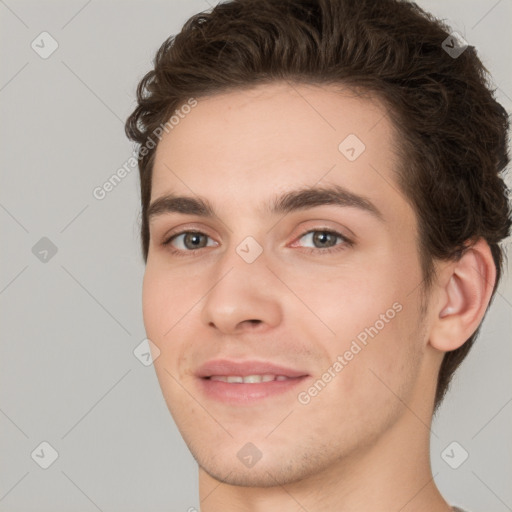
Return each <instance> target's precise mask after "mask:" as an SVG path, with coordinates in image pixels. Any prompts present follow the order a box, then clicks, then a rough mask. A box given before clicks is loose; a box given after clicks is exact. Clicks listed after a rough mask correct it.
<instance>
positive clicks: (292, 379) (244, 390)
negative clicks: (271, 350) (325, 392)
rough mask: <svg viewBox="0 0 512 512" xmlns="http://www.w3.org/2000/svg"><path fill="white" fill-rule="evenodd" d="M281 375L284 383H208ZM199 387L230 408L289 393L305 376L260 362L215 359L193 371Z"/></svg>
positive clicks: (305, 373)
mask: <svg viewBox="0 0 512 512" xmlns="http://www.w3.org/2000/svg"><path fill="white" fill-rule="evenodd" d="M264 374H273V375H284V376H285V377H288V379H287V380H282V381H276V380H273V381H269V382H259V383H253V384H249V383H228V382H222V381H216V380H211V379H209V378H208V377H211V376H214V375H238V376H241V377H247V376H248V375H264ZM196 376H197V377H198V381H199V387H200V388H201V391H202V393H203V394H204V395H205V396H206V397H207V398H209V399H213V400H216V401H220V402H223V403H226V404H230V405H243V404H246V405H250V404H252V403H254V402H256V401H261V400H264V399H270V398H272V397H275V396H277V395H282V394H284V393H287V392H291V391H293V389H295V388H296V387H297V386H298V385H299V384H300V383H302V382H303V381H304V380H305V379H307V378H308V377H309V374H308V373H307V372H305V371H302V370H296V369H293V368H287V367H285V366H280V365H276V364H274V363H270V362H264V361H230V360H227V359H217V360H213V361H208V362H207V363H205V364H203V365H202V366H201V367H200V368H199V369H198V371H197V373H196Z"/></svg>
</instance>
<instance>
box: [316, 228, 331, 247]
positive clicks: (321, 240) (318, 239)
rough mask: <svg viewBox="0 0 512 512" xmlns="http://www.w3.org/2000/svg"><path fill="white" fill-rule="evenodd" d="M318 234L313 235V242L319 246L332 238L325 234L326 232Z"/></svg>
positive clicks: (329, 234)
mask: <svg viewBox="0 0 512 512" xmlns="http://www.w3.org/2000/svg"><path fill="white" fill-rule="evenodd" d="M319 233H320V234H319V235H315V237H314V239H315V240H314V241H315V242H319V243H320V245H322V244H325V243H326V242H327V241H328V239H329V237H332V234H331V233H327V232H326V231H319Z"/></svg>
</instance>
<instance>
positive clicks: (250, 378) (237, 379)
mask: <svg viewBox="0 0 512 512" xmlns="http://www.w3.org/2000/svg"><path fill="white" fill-rule="evenodd" d="M210 379H211V380H218V381H221V382H228V383H230V384H231V383H238V384H241V383H244V384H259V383H260V382H270V381H271V380H279V381H281V380H288V377H285V376H284V375H271V374H265V375H247V376H246V377H241V376H239V375H212V376H211V377H210Z"/></svg>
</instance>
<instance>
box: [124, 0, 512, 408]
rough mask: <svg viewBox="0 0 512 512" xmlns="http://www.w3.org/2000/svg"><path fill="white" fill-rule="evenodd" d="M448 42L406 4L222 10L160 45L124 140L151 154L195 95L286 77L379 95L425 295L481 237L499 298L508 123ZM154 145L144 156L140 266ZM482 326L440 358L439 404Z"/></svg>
mask: <svg viewBox="0 0 512 512" xmlns="http://www.w3.org/2000/svg"><path fill="white" fill-rule="evenodd" d="M449 34H450V29H449V27H448V26H447V25H445V24H444V23H442V22H441V21H439V20H437V19H435V18H434V17H432V16H431V15H430V14H428V13H426V12H424V11H423V10H422V9H421V8H420V7H418V6H417V5H416V4H415V3H412V2H408V1H405V0H379V1H375V0H359V1H357V2H354V1H353V0H231V1H228V2H225V3H220V4H219V5H217V6H216V7H215V8H214V9H213V10H212V11H211V12H202V13H199V14H196V15H195V16H193V17H192V18H190V19H189V20H188V21H187V22H186V23H185V25H184V26H183V28H182V30H181V32H180V33H179V34H178V35H176V36H170V37H169V38H168V39H167V40H165V41H164V43H163V44H162V45H161V47H160V48H159V50H158V52H157V54H156V57H155V60H154V69H153V70H151V71H149V72H148V73H147V74H146V75H145V76H144V78H143V79H142V80H141V81H140V83H139V85H138V87H137V100H138V105H137V107H136V108H135V110H134V112H133V113H132V114H131V115H130V116H129V118H128V119H127V121H126V127H125V130H126V134H127V136H128V137H129V138H130V139H131V140H134V141H135V142H137V143H138V144H140V145H141V147H144V146H146V145H147V144H148V141H149V140H152V134H154V133H155V130H157V129H158V127H159V126H162V125H163V124H164V123H166V121H167V120H168V119H169V118H170V117H171V116H172V115H173V113H174V112H175V111H176V110H177V109H178V107H179V106H180V105H182V104H184V103H185V102H186V101H187V100H188V99H190V98H191V97H194V98H198V97H201V96H202V97H206V96H209V95H213V94H215V93H219V92H229V91H230V90H237V89H241V88H248V87H249V88H250V87H255V86H258V85H260V84H265V83H269V82H274V81H279V80H286V81H291V82H295V83H301V82H302V83H308V84H319V85H321V84H340V85H344V86H347V87H349V88H353V89H354V90H359V91H366V92H368V93H370V94H375V95H376V96H377V97H379V98H380V99H381V100H382V101H383V102H384V104H385V105H386V108H387V109H388V115H389V116H390V118H391V119H392V121H393V124H394V126H395V128H396V130H397V132H398V133H399V135H400V144H399V145H400V147H399V148H398V152H399V156H400V160H401V165H400V168H399V169H397V181H398V184H399V187H400V188H401V190H402V192H403V193H404V196H405V197H406V198H407V200H408V201H409V202H410V204H411V205H412V207H413V208H414V211H415V212H416V215H417V218H418V226H419V247H418V251H419V254H420V261H421V266H422V271H423V278H424V279H423V283H422V290H423V291H424V292H425V291H428V290H429V289H430V287H431V285H432V283H433V279H434V277H435V271H434V260H435V259H436V258H437V259H441V260H457V259H458V258H460V257H461V255H462V254H463V253H464V251H465V250H466V249H467V247H469V246H470V245H471V244H472V243H474V242H476V241H477V240H478V239H480V238H484V239H485V240H486V241H487V243H488V244H489V246H490V249H491V252H492V256H493V259H494V263H495V265H496V270H497V278H496V283H495V286H494V289H493V293H492V296H491V301H492V298H493V297H494V294H495V292H496V288H497V286H498V283H499V280H500V277H501V268H502V259H503V252H502V249H501V248H500V246H499V245H498V244H499V242H500V241H501V240H503V239H504V238H506V237H507V236H508V235H509V232H510V226H511V224H512V221H511V217H510V205H509V203H508V200H507V187H506V185H505V183H504V181H503V179H502V178H501V176H500V173H501V172H502V171H503V170H504V169H505V167H506V166H507V164H508V162H509V157H508V151H507V142H508V140H507V132H508V128H509V121H508V115H507V113H506V111H505V110H504V108H503V107H502V106H501V105H500V104H499V103H498V102H497V101H496V99H495V97H494V92H495V91H494V90H493V89H492V86H491V85H490V82H489V75H488V72H487V70H486V69H485V67H484V66H483V64H482V62H481V61H480V59H479V58H478V56H477V53H476V51H475V49H474V48H473V47H472V46H468V47H467V48H466V49H465V50H464V51H463V52H462V53H461V54H460V55H459V56H457V57H456V58H455V57H454V56H452V55H450V54H449V53H448V52H447V51H445V49H444V48H443V46H442V43H443V41H444V40H445V39H446V38H447V37H448V36H449ZM452 46H453V42H452ZM148 147H149V145H148ZM152 147H153V149H151V150H149V151H148V150H147V147H146V149H145V151H144V154H141V153H140V152H139V155H138V156H139V171H140V180H141V202H142V224H141V236H142V251H143V257H144V261H145V262H146V261H147V255H148V249H149V225H148V219H147V210H148V206H149V203H150V200H151V174H152V167H153V161H154V156H155V152H156V146H155V144H154V143H153V144H152ZM139 149H140V148H139ZM479 330H480V326H479V327H478V329H477V330H476V331H475V333H474V334H473V335H472V336H471V337H470V338H469V339H468V340H467V341H466V343H464V345H462V346H461V347H460V348H458V349H457V350H454V351H452V352H448V353H446V354H445V356H444V359H443V363H442V366H441V370H440V372H439V377H438V384H437V393H436V397H435V408H437V406H438V405H439V403H440V402H441V400H442V399H443V397H444V395H445V393H446V391H447V389H448V385H449V382H450V380H451V377H452V374H453V372H454V371H455V369H456V368H457V367H458V366H459V364H460V363H461V362H462V360H463V359H464V358H465V356H466V354H467V353H468V351H469V349H470V348H471V346H472V344H473V342H474V340H475V338H476V337H477V335H478V332H479Z"/></svg>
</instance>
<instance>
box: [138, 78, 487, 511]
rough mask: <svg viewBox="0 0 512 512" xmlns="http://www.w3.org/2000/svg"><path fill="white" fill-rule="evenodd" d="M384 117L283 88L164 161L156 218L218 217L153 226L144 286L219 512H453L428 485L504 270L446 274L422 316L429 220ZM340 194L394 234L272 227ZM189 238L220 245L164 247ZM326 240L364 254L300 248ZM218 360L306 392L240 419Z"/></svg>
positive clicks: (480, 259) (210, 114)
mask: <svg viewBox="0 0 512 512" xmlns="http://www.w3.org/2000/svg"><path fill="white" fill-rule="evenodd" d="M385 113H386V110H385V109H384V107H383V106H382V104H381V103H379V102H378V101H377V100H376V99H370V98H369V97H364V98H363V97H358V96H356V95H355V94H354V93H351V92H350V91H348V90H341V91H339V90H336V89H334V87H333V86H322V87H319V86H310V85H304V84H293V85H292V84H289V83H286V82H276V83H273V84H269V85H260V86H258V87H256V88H254V89H251V90H246V91H232V92H228V93H223V94H218V95H215V96H212V97H207V98H200V99H199V100H198V105H197V106H196V107H195V108H193V109H192V111H191V112H190V113H189V114H188V115H187V116H186V117H185V118H184V119H182V120H181V121H180V123H179V124H178V125H177V126H175V127H174V129H173V130H172V131H170V132H169V133H167V134H164V137H163V138H162V140H161V142H160V143H159V145H158V148H157V153H156V159H155V165H154V171H153V184H152V187H153V188H152V195H151V200H152V201H154V200H155V199H157V198H159V197H161V196H163V195H165V194H168V193H171V192H172V193H175V194H180V195H181V194H183V195H192V196H195V195H198V196H202V197H204V198H207V199H208V201H209V202H210V203H211V204H212V206H213V207H214V209H215V212H216V214H217V216H216V217H214V218H212V219H206V218H202V217H198V216H193V215H183V214H181V213H166V214H163V215H159V216H156V217H154V218H153V219H152V220H151V222H150V233H151V241H150V248H149V254H148V260H147V266H146V272H145V276H144V283H143V316H144V324H145V327H146V332H147V336H148V338H149V339H150V340H152V342H153V343H154V344H155V346H156V347H158V349H159V350H160V355H159V357H157V358H156V360H155V362H154V366H155V370H156V372H157V376H158V379H159V382H160V385H161V388H162V392H163V395H164V397H165V400H166V402H167V405H168V407H169V410H170V412H171V414H172V416H173V418H174V420H175V422H176V424H177V426H178V428H179V429H180V432H181V434H182V436H183V438H184V440H185V442H186V443H187V445H188V446H189V449H190V451H191V453H192V454H193V456H194V458H195V459H196V461H197V462H198V464H199V492H200V498H201V510H203V511H204V512H213V511H224V512H229V511H235V510H236V511H263V510H265V511H268V510H280V511H296V510H304V509H306V510H308V511H310V512H313V511H324V510H337V511H343V512H345V511H368V510H379V511H388V510H389V511H397V510H400V511H401V512H408V511H413V510H414V511H420V512H422V511H425V512H426V511H429V512H432V511H434V512H442V511H443V512H446V511H449V510H451V509H450V507H449V505H448V504H447V503H446V502H445V501H444V499H443V498H442V496H441V495H440V493H439V491H438V490H437V488H436V486H435V483H434V482H433V480H432V474H431V469H430V460H429V434H430V430H429V429H430V425H431V420H432V409H433V400H434V394H435V382H436V378H437V373H438V371H439V367H440V364H441V361H442V356H443V354H444V352H445V351H447V350H454V349H455V348H457V347H458V346H460V345H461V344H462V343H464V341H465V340H466V339H467V338H468V337H469V336H470V335H471V334H472V332H474V331H475V330H476V328H477V326H478V325H479V323H480V321H481V320H482V318H483V315H484V313H485V309H486V307H487V304H488V302H489V299H490V295H491V291H492V285H493V283H494V280H495V270H494V265H493V262H492V258H491V254H490V251H489V247H488V245H487V244H486V243H485V242H484V241H478V243H477V244H475V246H474V247H473V248H472V249H470V250H468V252H467V253H466V254H465V255H464V256H463V257H462V258H461V259H460V260H459V261H458V262H437V264H436V268H437V281H436V283H435V285H434V287H433V288H432V290H431V291H430V292H429V295H428V306H429V307H428V310H427V311H426V312H425V313H424V314H423V315H422V313H421V308H420V304H421V298H422V297H421V294H420V291H421V283H422V274H421V269H420V264H419V254H418V250H417V223H416V216H415V213H414V211H413V209H412V208H411V206H410V205H409V203H408V202H407V200H406V198H405V197H404V196H403V194H402V193H400V192H399V189H398V185H397V184H396V183H397V180H396V176H395V174H394V169H396V167H397V162H398V160H397V157H396V156H395V154H394V151H393V147H394V146H393V145H394V143H395V141H396V140H399V139H397V138H396V135H395V132H394V129H393V125H392V124H391V121H389V119H388V117H386V115H385ZM349 134H357V137H358V138H359V139H360V140H362V141H363V142H364V144H365V146H366V149H365V151H364V152H363V153H362V154H361V155H360V156H359V157H358V158H357V159H356V160H355V161H353V162H351V161H349V160H348V159H347V158H346V157H345V156H344V155H343V154H342V153H341V152H340V151H339V150H338V145H339V144H340V142H341V141H342V140H344V139H345V137H347V135H349ZM328 184H338V185H342V186H344V187H345V188H347V189H349V190H350V191H352V192H355V193H357V194H361V195H364V196H365V197H367V198H369V199H370V200H371V201H372V202H373V203H374V204H375V205H376V206H377V207H378V209H379V210H380V212H381V213H382V216H383V219H384V221H383V222H382V221H380V220H379V219H377V218H375V217H374V216H372V215H370V214H369V213H368V212H365V211H362V210H361V209H358V208H355V207H353V206H351V207H339V206H335V205H323V206H320V207H315V208H310V209H307V210H303V211H296V212H291V213H288V214H287V215H284V216H283V215H279V216H272V215H270V214H268V213H266V212H265V210H264V209H263V205H264V204H266V203H267V202H268V201H269V200H270V199H271V198H272V197H274V196H275V195H279V194H282V193H284V192H286V191H288V190H290V189H294V188H296V187H297V186H299V185H302V186H308V187H312V186H315V185H316V186H319V185H328ZM185 228H186V229H189V230H191V231H200V232H202V233H204V234H205V235H207V237H206V238H205V240H206V241H208V243H207V245H206V242H204V245H205V247H203V248H202V249H196V255H195V256H194V255H192V254H191V253H192V252H193V249H190V244H189V246H188V248H187V246H185V245H184V239H183V236H181V237H178V238H176V239H175V240H174V242H173V245H172V246H169V245H168V246H164V245H163V242H164V241H165V240H167V239H168V238H169V236H170V234H172V233H173V232H177V231H180V230H182V229H185ZM325 228H329V229H334V230H335V231H338V232H339V233H341V234H343V235H344V236H346V237H348V238H350V239H351V240H352V241H353V242H354V244H353V245H348V244H346V243H344V242H343V240H342V239H337V240H336V242H335V244H336V246H337V248H338V249H339V248H341V249H340V250H339V251H337V252H334V253H325V252H324V251H325V249H323V248H322V246H321V245H320V246H318V244H317V245H315V243H314V241H313V239H312V237H311V235H309V236H302V235H303V233H305V232H308V230H317V231H322V229H325ZM247 236H252V237H253V238H254V239H255V240H257V241H258V243H259V244H260V246H261V247H262V249H263V252H262V254H261V255H260V256H259V257H258V258H257V259H256V260H255V261H254V262H253V263H250V264H249V263H247V262H246V261H244V260H243V259H242V258H241V257H240V256H239V254H237V252H236V248H237V246H238V245H239V244H240V243H241V242H242V241H243V240H244V239H245V238H246V237H247ZM208 237H209V238H208ZM171 247H173V248H175V249H177V250H181V251H182V252H181V254H182V256H177V255H175V254H173V253H172V252H171ZM308 248H309V249H310V250H312V252H311V253H307V252H306V251H307V249H308ZM187 250H188V252H186V251H187ZM394 303H399V304H400V305H401V306H402V309H401V310H400V312H398V313H397V314H396V315H395V316H394V318H393V319H392V320H389V322H387V323H386V324H385V327H384V328H382V329H381V330H380V331H379V332H378V334H377V335H376V336H375V337H374V338H372V339H369V341H368V344H367V346H365V347H364V348H363V349H362V350H361V351H360V352H359V353H357V355H355V356H354V358H353V359H352V360H351V361H350V362H349V363H348V364H347V365H346V366H345V367H344V368H343V370H342V371H340V372H339V373H337V374H336V376H335V377H334V378H332V379H331V381H330V382H329V383H328V384H327V385H326V386H325V387H324V388H323V389H322V391H321V392H320V393H318V394H317V396H315V397H312V398H311V400H310V402H309V403H308V404H302V403H300V402H299V401H298V399H297V391H303V390H307V389H308V388H309V387H310V386H311V385H312V384H313V383H314V382H315V381H316V380H317V379H318V378H320V377H321V376H322V374H324V373H325V371H326V370H327V369H328V368H329V367H332V365H333V363H334V362H335V361H336V360H337V357H338V355H340V354H344V353H345V351H347V350H348V349H349V348H350V346H351V343H352V341H353V340H354V339H356V336H357V335H358V334H359V333H361V331H364V329H365V328H366V327H369V326H372V325H374V324H375V322H376V321H377V320H378V319H379V318H380V315H381V314H384V313H385V312H386V311H387V310H389V309H390V308H391V307H392V305H393V304H394ZM254 320H258V321H259V322H255V321H254ZM214 358H229V359H233V360H248V359H251V360H259V361H272V362H274V363H276V364H281V365H284V366H287V367H292V368H297V369H301V370H305V371H306V372H307V373H308V374H309V375H310V377H308V381H307V382H305V383H304V386H301V388H300V389H299V390H297V391H293V392H290V393H285V394H282V395H279V396H275V397H270V398H266V399H264V400H261V401H259V402H258V403H251V404H242V405H238V406H233V405H229V404H225V403H222V402H219V401H216V400H213V399H210V398H208V397H206V396H205V395H204V394H203V393H202V391H201V389H200V387H199V384H198V379H197V377H196V376H195V371H196V370H197V368H198V366H199V365H200V364H203V363H205V362H206V361H208V360H211V359H214ZM248 442H251V443H253V444H254V445H255V446H256V447H257V449H258V450H259V451H260V453H261V455H262V457H261V459H260V460H259V461H258V462H257V463H256V464H255V465H254V466H253V467H250V468H249V467H246V466H245V465H244V464H242V463H241V461H240V459H239V458H238V457H237V453H238V451H239V450H240V449H241V448H242V447H243V446H244V445H245V444H246V443H248Z"/></svg>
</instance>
